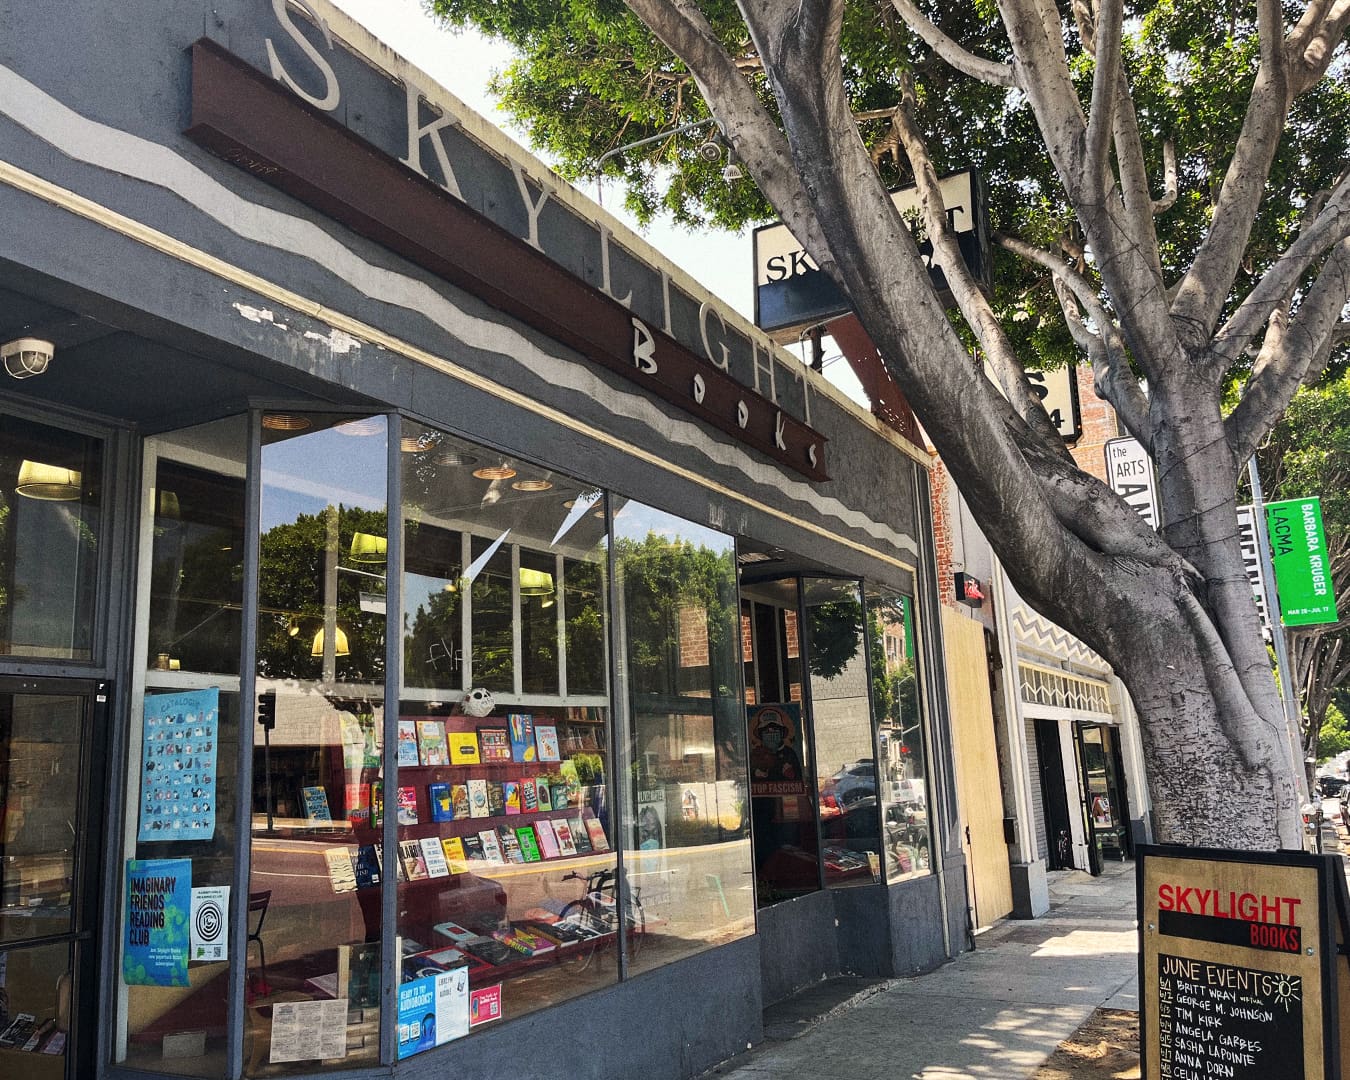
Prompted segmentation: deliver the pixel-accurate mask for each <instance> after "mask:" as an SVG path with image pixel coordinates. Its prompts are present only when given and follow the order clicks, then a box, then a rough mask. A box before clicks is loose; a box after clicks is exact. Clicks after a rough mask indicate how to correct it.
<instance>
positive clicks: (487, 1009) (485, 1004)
mask: <svg viewBox="0 0 1350 1080" xmlns="http://www.w3.org/2000/svg"><path fill="white" fill-rule="evenodd" d="M501 1018H502V984H501V983H497V984H496V985H495V986H480V987H479V988H478V989H477V990H475V991H473V993H471V994H470V995H469V1026H470V1027H478V1025H479V1024H490V1023H491V1022H492V1021H493V1020H500V1019H501Z"/></svg>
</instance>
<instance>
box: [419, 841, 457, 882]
mask: <svg viewBox="0 0 1350 1080" xmlns="http://www.w3.org/2000/svg"><path fill="white" fill-rule="evenodd" d="M420 843H421V845H422V861H423V863H424V864H425V865H426V868H427V874H428V875H429V876H431V877H449V876H450V864H449V863H447V862H446V859H445V850H444V849H443V848H442V847H441V839H440V837H439V836H424V837H422V839H421V841H420Z"/></svg>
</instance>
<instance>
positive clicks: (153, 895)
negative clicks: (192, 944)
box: [122, 859, 192, 986]
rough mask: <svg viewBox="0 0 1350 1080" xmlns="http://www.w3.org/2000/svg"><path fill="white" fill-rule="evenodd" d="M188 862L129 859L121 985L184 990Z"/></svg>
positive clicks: (189, 894)
mask: <svg viewBox="0 0 1350 1080" xmlns="http://www.w3.org/2000/svg"><path fill="white" fill-rule="evenodd" d="M191 909H192V860H191V859H128V860H127V879H126V924H127V928H126V934H125V936H124V939H123V947H122V981H123V982H125V983H126V984H127V985H128V986H187V985H188V940H189V929H188V926H189V919H190V915H191Z"/></svg>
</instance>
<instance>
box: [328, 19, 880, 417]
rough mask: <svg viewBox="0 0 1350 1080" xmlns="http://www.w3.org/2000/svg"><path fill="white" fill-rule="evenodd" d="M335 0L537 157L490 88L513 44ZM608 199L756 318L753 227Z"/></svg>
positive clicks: (842, 371) (855, 388) (828, 370)
mask: <svg viewBox="0 0 1350 1080" xmlns="http://www.w3.org/2000/svg"><path fill="white" fill-rule="evenodd" d="M331 2H332V3H333V5H334V6H335V7H338V8H341V9H342V10H343V11H345V12H346V13H347V14H348V15H350V16H351V17H352V18H353V19H355V20H356V21H357V22H359V23H360V24H361V25H362V26H364V27H366V28H367V29H368V30H369V31H370V32H371V33H373V34H374V35H375V36H376V37H377V38H379V39H380V40H381V41H383V42H385V44H387V45H389V46H390V47H391V48H392V49H393V50H394V51H395V52H397V53H399V54H400V55H402V56H403V57H405V58H406V59H408V60H410V61H412V63H414V64H416V65H417V66H418V67H419V68H421V69H422V70H423V71H425V72H426V73H427V74H428V75H430V76H431V77H432V78H433V79H435V80H436V81H437V82H438V83H440V84H441V85H442V86H444V87H445V88H446V89H447V90H449V91H450V92H451V93H452V94H454V95H455V96H456V97H457V98H459V99H460V100H461V101H463V102H464V103H465V104H466V105H468V106H469V107H470V108H471V109H473V110H474V111H476V112H478V113H480V114H481V115H482V116H484V117H485V118H487V119H488V120H489V121H490V122H491V123H493V124H495V125H496V126H497V127H499V128H501V129H502V131H504V132H505V133H506V134H507V135H509V136H510V137H511V138H513V139H515V140H516V141H517V142H518V143H520V144H521V145H522V146H524V147H525V148H526V149H527V150H529V151H530V153H535V151H534V150H532V149H531V148H530V147H529V146H528V144H527V143H526V141H525V137H524V135H523V134H522V133H521V132H520V130H519V129H514V128H513V127H512V125H511V119H510V117H509V115H508V114H506V113H505V112H502V111H500V110H498V108H497V102H496V99H495V98H493V97H492V96H491V95H490V94H489V93H488V91H487V85H488V82H489V81H490V80H491V78H492V76H493V74H494V72H496V71H499V70H501V69H502V68H504V67H505V66H506V65H507V64H509V63H510V62H511V58H512V53H511V50H510V48H509V47H508V46H506V45H503V44H501V43H500V42H496V41H492V40H489V39H487V38H484V37H482V36H481V35H478V34H475V33H469V32H465V33H458V34H456V33H451V32H450V31H447V30H444V29H442V28H441V27H440V26H439V25H438V24H437V23H436V22H435V21H434V20H432V19H431V18H429V17H428V16H427V15H426V14H425V13H424V12H423V11H422V6H421V0H331ZM536 156H538V155H536ZM583 193H584V194H585V195H587V196H589V197H590V198H592V199H594V198H595V197H596V191H595V188H594V186H593V185H592V186H591V187H590V189H589V190H584V191H583ZM604 195H605V198H604V203H605V209H606V210H608V211H609V212H610V213H612V214H614V215H615V216H616V217H618V218H619V219H621V220H622V221H624V222H625V223H626V224H627V225H628V227H629V228H631V229H633V231H634V232H636V233H638V234H639V235H640V236H642V237H643V238H644V239H645V240H646V241H647V242H648V243H649V244H651V245H652V246H653V247H654V248H656V249H657V250H658V251H660V252H661V253H662V254H663V255H665V257H666V258H668V259H669V260H671V261H672V262H674V263H675V264H676V265H678V266H679V267H681V268H682V269H683V270H684V271H685V272H686V273H687V274H689V276H690V277H692V278H693V279H694V280H695V281H697V282H699V283H700V284H701V285H703V287H704V288H706V289H707V290H708V291H709V292H711V293H712V294H713V295H714V296H717V297H718V298H720V299H721V300H722V301H724V302H725V303H726V304H727V306H728V307H730V308H732V309H733V310H735V311H737V312H739V313H740V314H741V315H743V316H745V318H747V319H751V320H753V318H754V268H753V266H752V263H751V248H750V232H749V230H748V229H747V230H746V231H745V232H743V233H741V234H733V233H723V232H694V231H691V230H689V229H687V228H685V227H683V226H675V225H673V224H672V223H671V222H670V221H668V220H659V221H656V222H653V223H652V224H651V225H650V226H648V227H646V228H643V227H640V226H638V224H637V222H635V221H634V220H633V219H632V217H631V216H630V215H629V214H627V213H626V212H625V211H624V209H623V207H622V205H621V204H622V193H621V191H620V189H619V188H618V186H617V185H616V184H613V183H611V184H609V185H607V187H606V190H605V192H604ZM830 344H831V342H830V341H829V339H826V365H825V374H826V377H827V378H829V380H830V381H831V382H833V383H835V384H836V385H837V386H839V388H840V389H841V390H843V391H844V392H845V393H846V394H848V395H849V396H850V397H852V398H853V399H854V400H856V401H859V402H863V403H865V402H866V398H865V396H863V395H862V388H861V387H860V386H859V385H858V382H857V380H856V379H855V378H854V377H853V373H852V371H851V370H850V369H849V367H848V365H847V364H846V363H844V362H843V361H842V359H837V360H836V357H837V353H835V354H834V355H833V356H832V355H831V349H830ZM793 351H794V352H796V351H797V350H793ZM798 355H800V353H798Z"/></svg>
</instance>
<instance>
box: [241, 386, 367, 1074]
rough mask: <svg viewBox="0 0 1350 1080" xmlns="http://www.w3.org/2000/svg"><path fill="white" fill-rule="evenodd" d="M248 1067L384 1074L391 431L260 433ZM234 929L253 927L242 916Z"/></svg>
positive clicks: (298, 418) (325, 419)
mask: <svg viewBox="0 0 1350 1080" xmlns="http://www.w3.org/2000/svg"><path fill="white" fill-rule="evenodd" d="M261 463H262V476H261V536H260V548H259V566H258V578H259V582H258V647H257V691H258V700H257V702H256V703H255V702H250V711H251V712H252V711H253V710H254V709H255V708H256V710H257V712H256V717H255V719H254V722H253V723H251V725H250V729H251V731H252V733H253V735H252V737H253V748H254V751H253V792H252V836H251V855H250V884H249V895H248V898H247V912H246V915H247V918H248V964H249V970H248V974H247V987H246V1000H245V1013H246V1020H245V1032H244V1053H245V1071H246V1073H247V1074H248V1075H250V1076H261V1075H267V1076H272V1075H278V1074H286V1073H293V1072H310V1071H313V1070H314V1069H316V1068H317V1067H318V1066H319V1064H320V1063H322V1065H323V1068H324V1069H325V1070H333V1069H340V1068H352V1067H356V1066H360V1065H370V1064H374V1063H375V1062H377V1061H378V1060H379V1032H380V940H381V925H382V924H381V916H380V913H381V906H380V888H379V881H380V878H381V877H382V875H383V874H384V872H385V870H386V869H392V868H391V867H389V866H388V860H387V859H386V860H384V864H383V865H381V854H380V845H379V836H380V834H379V829H380V827H381V824H382V810H383V806H384V805H385V803H386V802H391V801H392V800H389V799H388V798H387V797H386V792H385V791H384V789H383V771H382V767H381V754H382V751H383V740H382V731H383V722H384V721H383V714H384V670H385V663H384V656H385V607H386V604H385V572H386V571H385V567H386V561H387V553H388V535H389V534H388V510H387V505H386V504H387V495H386V487H387V476H388V423H387V421H386V419H385V418H384V417H381V416H372V417H352V416H335V415H322V414H313V413H303V414H299V413H296V414H293V413H278V412H267V413H264V414H263V416H262V449H261ZM240 914H241V916H243V915H244V914H245V913H244V912H241V913H240Z"/></svg>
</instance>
